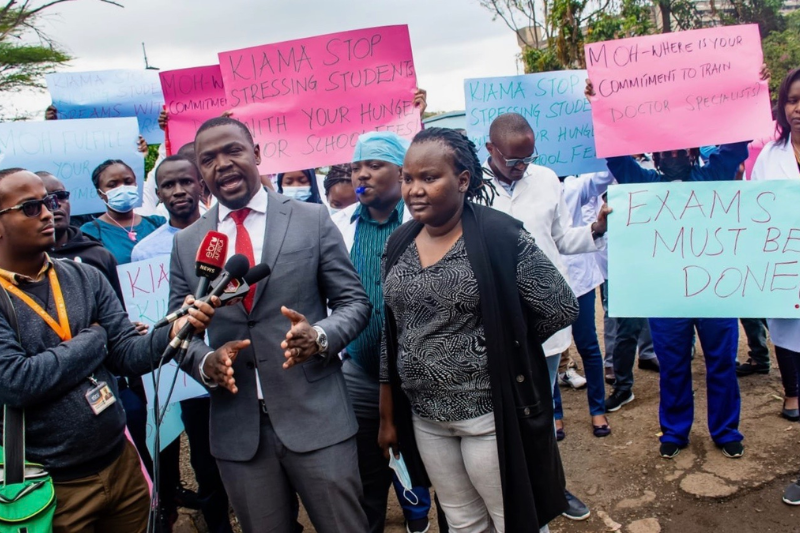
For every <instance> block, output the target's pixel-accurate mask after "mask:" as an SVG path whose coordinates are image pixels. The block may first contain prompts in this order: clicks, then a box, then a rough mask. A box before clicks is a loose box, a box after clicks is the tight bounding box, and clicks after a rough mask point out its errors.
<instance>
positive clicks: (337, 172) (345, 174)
mask: <svg viewBox="0 0 800 533" xmlns="http://www.w3.org/2000/svg"><path fill="white" fill-rule="evenodd" d="M350 174H351V170H350V164H349V163H347V164H345V165H333V166H331V168H330V170H329V171H328V175H327V176H325V181H324V182H323V185H324V186H325V196H327V195H329V194H330V192H331V189H332V188H333V187H334V185H338V184H340V183H352V182H351V181H350Z"/></svg>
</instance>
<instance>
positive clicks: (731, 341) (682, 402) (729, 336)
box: [650, 318, 743, 446]
mask: <svg viewBox="0 0 800 533" xmlns="http://www.w3.org/2000/svg"><path fill="white" fill-rule="evenodd" d="M695 328H697V335H698V337H699V338H700V345H701V346H702V348H703V354H704V355H705V360H706V387H707V389H708V391H707V395H708V430H709V432H710V433H711V438H712V439H713V440H714V442H715V443H717V444H720V445H721V444H725V443H728V442H738V441H741V440H742V438H743V437H742V434H741V433H739V415H740V412H741V396H740V394H739V381H738V380H737V378H736V350H737V347H738V342H739V323H738V321H737V320H736V319H735V318H651V319H650V330H651V331H652V333H653V344H654V345H655V349H656V353H657V354H658V361H659V363H660V364H661V402H660V404H659V407H658V409H659V419H660V422H661V431H662V433H663V435H662V437H661V442H671V443H674V444H678V445H680V446H684V445H686V444H688V443H689V431H690V430H691V428H692V422H693V421H694V395H693V392H692V358H691V354H692V340H693V338H694V330H695Z"/></svg>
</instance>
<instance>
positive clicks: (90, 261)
mask: <svg viewBox="0 0 800 533" xmlns="http://www.w3.org/2000/svg"><path fill="white" fill-rule="evenodd" d="M50 257H53V258H58V259H71V260H72V261H78V262H80V263H84V264H86V265H91V266H93V267H95V268H96V269H98V270H99V271H100V272H102V274H103V276H105V278H106V279H107V280H108V282H109V283H111V288H113V289H114V292H115V293H116V294H117V296H118V297H119V301H120V302H123V304H122V305H123V307H124V306H125V303H124V300H123V298H122V288H121V287H120V284H119V275H118V274H117V260H116V259H114V255H113V254H112V253H111V252H109V251H108V250H106V249H105V248H104V247H103V243H101V242H100V241H98V240H97V239H94V238H92V237H90V236H88V235H84V233H83V232H82V231H81V230H80V229H78V228H76V227H75V226H69V227H68V228H67V242H66V243H65V244H63V245H62V246H58V247H56V248H53V250H51V251H50Z"/></svg>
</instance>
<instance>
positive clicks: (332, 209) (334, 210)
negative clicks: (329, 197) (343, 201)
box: [328, 207, 341, 216]
mask: <svg viewBox="0 0 800 533" xmlns="http://www.w3.org/2000/svg"><path fill="white" fill-rule="evenodd" d="M339 211H341V209H338V208H336V207H329V208H328V212H329V213H330V214H331V216H333V215H335V214H336V213H338V212H339Z"/></svg>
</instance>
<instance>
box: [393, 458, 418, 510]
mask: <svg viewBox="0 0 800 533" xmlns="http://www.w3.org/2000/svg"><path fill="white" fill-rule="evenodd" d="M389 468H391V469H392V470H394V473H395V475H396V476H397V481H399V482H400V484H401V485H402V486H403V498H405V499H406V501H408V503H410V504H411V505H419V498H418V497H417V495H416V494H414V491H413V490H411V489H413V488H414V487H413V486H412V485H411V476H410V475H409V473H408V468H406V462H405V461H404V460H403V454H400V458H399V459H396V458H395V456H394V450H392V449H391V448H389ZM408 494H410V495H411V497H409V496H408ZM412 498H413V499H412Z"/></svg>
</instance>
